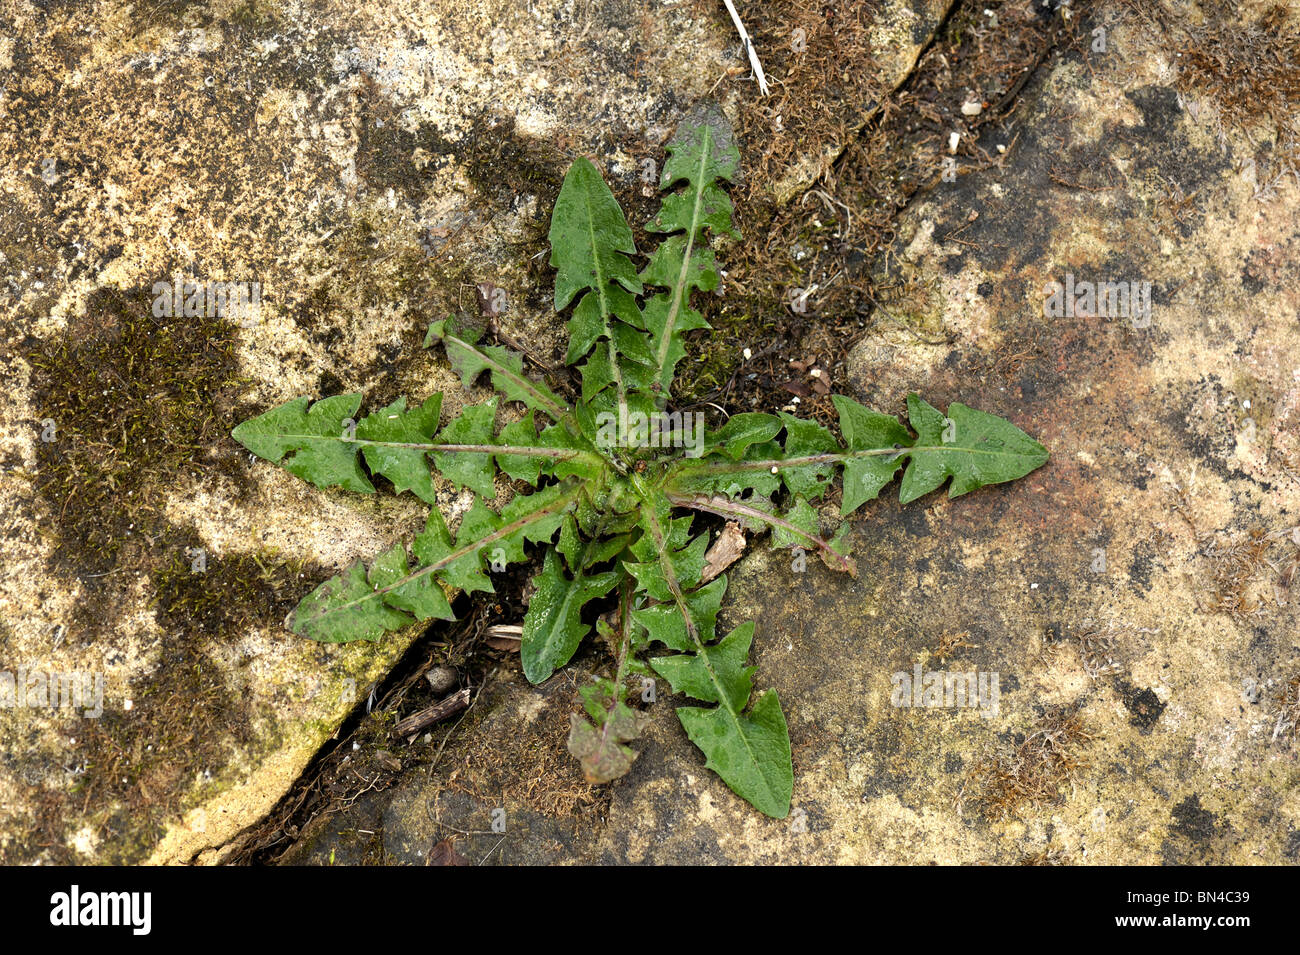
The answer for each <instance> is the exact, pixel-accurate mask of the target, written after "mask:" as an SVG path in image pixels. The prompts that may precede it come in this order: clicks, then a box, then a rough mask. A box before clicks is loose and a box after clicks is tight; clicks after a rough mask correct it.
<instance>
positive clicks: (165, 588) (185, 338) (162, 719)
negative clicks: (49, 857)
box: [11, 289, 320, 862]
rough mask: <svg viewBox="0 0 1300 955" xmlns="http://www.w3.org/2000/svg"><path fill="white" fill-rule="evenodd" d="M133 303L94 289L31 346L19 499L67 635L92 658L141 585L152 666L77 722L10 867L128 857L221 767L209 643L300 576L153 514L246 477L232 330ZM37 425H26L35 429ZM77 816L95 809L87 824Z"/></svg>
mask: <svg viewBox="0 0 1300 955" xmlns="http://www.w3.org/2000/svg"><path fill="white" fill-rule="evenodd" d="M150 306H151V296H150V295H149V294H148V293H147V292H146V291H145V290H143V289H136V290H132V291H127V292H122V291H119V290H116V289H100V290H98V291H96V292H95V293H94V294H93V295H92V296H91V298H90V301H89V303H88V307H87V309H86V312H85V315H84V316H83V317H81V318H77V319H73V320H70V322H69V325H68V327H67V329H66V331H65V332H64V333H63V334H62V335H60V336H58V337H57V338H54V339H52V340H49V341H43V342H32V343H31V345H30V348H29V350H28V352H27V354H26V358H27V360H28V362H29V364H30V365H31V367H32V369H33V378H32V384H33V393H34V398H35V400H34V406H35V408H36V410H37V414H38V416H39V419H41V420H43V419H49V421H51V422H53V429H52V430H50V431H49V433H50V435H51V437H52V438H53V440H51V441H41V442H38V444H37V470H36V473H35V474H34V475H33V476H32V478H33V486H34V488H35V490H36V492H37V493H38V494H39V496H40V497H41V499H42V500H43V501H44V502H45V505H46V510H47V513H48V514H49V525H48V533H49V536H50V538H51V541H52V543H53V548H52V553H51V558H50V572H51V573H52V574H55V575H64V576H69V577H76V578H78V579H79V580H80V592H81V602H80V605H79V606H78V607H77V609H76V611H75V612H74V615H73V618H72V619H71V620H70V621H69V639H73V640H79V641H81V642H83V643H85V644H89V645H94V644H95V643H97V642H100V641H101V640H102V639H103V637H104V634H105V628H107V627H111V626H113V625H114V624H115V622H116V620H117V619H118V616H119V614H118V612H117V611H118V609H119V608H123V609H124V608H127V607H130V606H131V605H132V602H133V600H134V596H133V594H132V587H133V586H134V585H135V582H137V581H138V580H139V579H140V578H141V577H144V578H145V579H146V581H147V587H148V588H149V589H151V590H152V592H153V603H154V606H155V610H156V614H157V620H158V623H159V625H160V627H161V629H162V630H163V632H164V645H163V647H162V650H161V653H160V655H159V660H158V664H159V665H158V666H157V668H156V669H155V670H154V671H153V672H152V673H150V674H148V675H146V676H144V677H142V678H141V679H140V680H138V681H137V682H135V683H133V684H132V685H131V687H130V688H129V689H128V690H127V693H128V694H129V696H130V697H131V699H132V703H133V705H132V708H131V709H130V710H129V711H126V710H125V709H124V708H122V707H121V705H120V701H116V702H115V704H114V705H111V706H107V707H106V708H105V712H104V715H103V717H101V718H100V719H98V720H88V721H86V722H85V724H84V726H83V728H82V730H81V732H82V734H84V735H83V740H82V746H84V750H83V751H84V752H86V753H89V754H91V756H90V760H89V762H88V763H87V765H86V769H85V772H84V773H83V774H82V775H81V776H80V777H79V778H78V781H77V783H76V785H75V786H74V787H73V788H72V789H71V790H70V791H64V790H62V789H58V788H53V789H48V790H46V791H44V792H42V793H41V794H40V796H39V797H38V799H39V801H40V804H41V805H45V804H47V803H48V804H49V805H50V806H52V807H54V808H52V809H51V811H50V812H48V813H45V814H44V815H43V816H42V826H43V827H44V829H43V831H42V832H41V833H40V838H39V839H36V840H33V841H32V843H31V845H29V846H26V847H21V846H18V847H11V853H17V855H16V856H14V855H11V858H19V859H28V858H31V857H33V856H32V855H25V854H24V853H35V854H39V853H40V852H42V851H45V847H52V848H50V849H49V851H51V852H53V853H54V854H55V856H56V857H57V858H56V859H55V861H63V862H71V861H75V859H73V858H72V857H71V852H70V850H68V849H67V848H66V847H65V846H66V838H64V836H66V833H64V832H63V831H62V830H63V827H65V826H67V825H69V824H70V822H69V820H72V821H76V822H77V824H78V825H81V824H85V823H87V822H90V823H91V824H92V825H97V826H98V828H99V831H100V832H101V834H108V833H111V834H112V837H111V839H108V840H107V841H106V842H105V845H109V844H111V846H112V849H111V852H112V853H113V854H114V856H115V858H114V859H112V860H110V859H108V858H104V859H103V860H101V861H117V862H131V861H138V860H139V859H140V858H143V857H144V856H146V855H147V854H148V852H149V851H151V850H152V848H153V846H154V845H155V844H156V842H157V839H158V838H159V837H160V836H161V834H162V832H163V829H164V827H165V825H166V824H167V823H168V822H169V821H170V820H171V819H172V818H174V816H175V815H176V813H178V812H180V811H183V809H184V808H185V806H186V804H187V801H192V798H193V793H194V789H195V785H196V781H200V782H199V786H200V787H202V786H203V785H204V784H203V783H202V782H201V781H202V780H204V779H206V778H207V774H210V775H211V777H212V778H213V779H218V778H220V772H221V770H222V768H223V767H224V766H225V764H226V762H227V760H228V759H229V754H230V753H231V752H232V751H233V750H234V749H235V747H236V746H237V745H238V744H241V743H248V742H250V741H251V739H252V719H251V716H252V714H251V712H250V709H249V701H248V699H247V694H246V692H245V691H243V690H241V689H240V688H239V687H237V686H232V685H231V684H230V683H229V682H228V679H227V676H226V669H225V668H224V667H223V666H222V665H221V663H219V662H218V661H219V658H220V657H221V655H222V654H221V653H220V647H221V644H222V642H224V641H227V640H229V638H230V637H231V636H232V635H233V634H235V633H238V632H240V631H242V630H243V629H244V628H246V627H247V626H249V625H253V624H257V625H262V626H274V625H276V624H278V623H279V622H280V621H281V620H282V619H283V618H284V615H285V613H287V612H288V610H289V609H290V607H292V605H293V604H294V603H295V602H296V600H297V598H298V597H300V596H301V590H302V588H303V585H304V582H310V579H311V578H315V577H318V576H320V574H319V573H317V572H316V571H315V569H305V568H303V567H301V566H299V565H297V564H292V563H287V562H285V561H283V560H281V559H279V558H277V557H275V556H274V555H271V554H258V555H238V556H232V557H229V558H218V557H216V556H214V555H210V554H208V555H203V557H202V558H200V555H199V550H200V548H201V547H202V542H201V541H199V540H198V539H197V538H196V537H195V536H194V534H193V532H192V531H190V530H189V529H187V528H182V527H178V526H176V525H174V524H173V523H171V521H170V520H168V518H167V517H166V515H165V513H164V509H165V506H166V503H167V500H168V498H169V497H170V496H171V495H172V494H173V493H174V492H175V489H176V488H177V486H178V485H180V484H182V483H184V482H186V481H188V480H191V479H194V478H197V477H199V476H204V477H207V478H208V479H211V476H212V475H213V473H214V472H219V473H224V474H226V475H227V476H228V477H230V478H233V479H234V480H235V481H236V482H237V483H241V484H242V482H243V481H244V480H245V466H244V463H243V461H242V457H241V455H240V454H239V451H238V447H237V445H235V444H234V443H233V442H232V441H231V440H230V439H229V432H230V428H231V427H232V426H233V424H234V421H235V420H236V417H237V414H238V413H237V412H236V410H235V401H234V397H235V394H236V393H237V390H238V389H241V388H242V387H243V383H242V382H241V381H240V380H239V379H238V377H237V375H236V366H235V360H234V347H235V346H234V330H233V329H232V328H231V327H230V325H229V324H228V323H227V322H226V321H224V320H222V319H215V318H203V317H196V318H179V319H167V318H155V317H154V316H153V315H152V313H151V307H150ZM38 423H39V421H38ZM81 807H102V808H100V809H99V811H98V813H97V814H93V815H92V816H91V817H90V818H87V817H86V816H85V810H84V809H83V808H81Z"/></svg>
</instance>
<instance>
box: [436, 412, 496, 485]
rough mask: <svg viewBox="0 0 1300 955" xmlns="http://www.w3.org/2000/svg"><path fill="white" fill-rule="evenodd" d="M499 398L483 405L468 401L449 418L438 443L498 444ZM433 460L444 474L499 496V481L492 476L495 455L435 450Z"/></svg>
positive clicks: (461, 482)
mask: <svg viewBox="0 0 1300 955" xmlns="http://www.w3.org/2000/svg"><path fill="white" fill-rule="evenodd" d="M496 416H497V400H496V399H495V398H493V399H491V400H490V401H487V402H485V403H483V404H481V405H467V406H466V407H465V408H463V409H462V410H461V413H460V415H459V417H457V418H454V419H453V420H451V421H449V422H448V423H447V425H446V426H445V427H444V428H443V429H442V430H441V431H440V432H438V441H437V443H438V444H471V445H485V444H495V443H496V440H495V439H494V437H493V434H492V432H493V430H494V429H495V427H496ZM433 460H434V461H435V462H437V465H438V470H439V471H441V472H442V475H443V477H445V478H447V479H448V480H449V481H452V482H454V483H456V484H458V485H460V486H461V487H467V488H469V489H470V490H472V491H473V492H474V493H475V494H478V495H479V496H480V497H484V498H487V499H489V500H490V499H492V498H494V497H496V494H497V490H496V484H495V482H494V481H493V480H492V478H493V474H494V473H495V469H494V468H493V466H492V455H491V454H488V453H483V452H477V451H435V452H433Z"/></svg>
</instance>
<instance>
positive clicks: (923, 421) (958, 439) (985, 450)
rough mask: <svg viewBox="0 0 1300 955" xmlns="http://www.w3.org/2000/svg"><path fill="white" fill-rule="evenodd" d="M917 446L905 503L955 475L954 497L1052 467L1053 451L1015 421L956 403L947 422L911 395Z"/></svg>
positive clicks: (902, 493) (909, 468)
mask: <svg viewBox="0 0 1300 955" xmlns="http://www.w3.org/2000/svg"><path fill="white" fill-rule="evenodd" d="M907 411H908V417H909V419H910V420H911V423H912V428H913V430H915V431H916V434H917V438H916V446H915V447H914V448H912V449H911V450H910V451H908V456H909V458H910V460H909V461H908V464H907V470H906V471H904V472H903V485H902V488H901V489H900V491H899V500H901V501H902V502H903V503H904V504H906V503H908V502H909V501H914V500H916V499H917V498H918V497H920V496H921V495H923V494H928V493H929V492H930V491H933V490H934V489H935V488H937V487H939V486H940V485H941V484H943V482H944V481H946V480H947V479H948V478H949V477H951V478H952V479H953V480H952V486H951V487H950V488H949V489H948V496H949V497H958V496H959V495H962V494H966V493H968V492H970V491H973V490H975V489H976V488H981V487H983V486H984V485H986V484H1000V483H1002V482H1003V481H1014V480H1015V479H1016V478H1021V477H1024V476H1025V475H1026V474H1028V473H1029V472H1030V471H1033V470H1034V469H1035V468H1039V467H1042V465H1044V464H1045V463H1047V449H1046V448H1044V447H1043V446H1042V445H1041V444H1039V443H1038V442H1037V441H1035V440H1034V439H1033V438H1031V437H1030V436H1029V435H1027V434H1025V432H1023V431H1021V430H1020V429H1019V428H1017V427H1016V426H1015V425H1013V424H1012V423H1011V422H1009V421H1006V420H1004V419H1002V418H999V417H998V416H997V415H991V414H987V413H985V412H983V411H976V410H975V409H974V408H968V407H966V406H965V405H963V404H959V403H957V402H953V404H951V405H949V406H948V416H947V417H946V418H945V417H944V415H943V414H942V413H941V412H940V411H939V409H937V408H935V407H933V406H932V405H929V404H927V403H926V402H924V401H922V400H921V399H920V398H919V397H917V396H916V395H914V394H913V395H908V396H907Z"/></svg>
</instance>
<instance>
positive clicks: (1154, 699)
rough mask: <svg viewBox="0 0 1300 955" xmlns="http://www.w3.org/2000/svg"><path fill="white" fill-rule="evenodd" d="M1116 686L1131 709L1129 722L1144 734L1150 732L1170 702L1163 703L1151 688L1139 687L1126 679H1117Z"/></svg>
mask: <svg viewBox="0 0 1300 955" xmlns="http://www.w3.org/2000/svg"><path fill="white" fill-rule="evenodd" d="M1115 688H1116V689H1117V690H1118V691H1119V694H1120V698H1121V699H1122V700H1123V701H1124V707H1125V708H1126V709H1127V710H1128V711H1129V722H1130V723H1131V724H1133V725H1134V726H1136V727H1137V728H1138V732H1139V733H1141V734H1142V735H1143V736H1146V735H1147V734H1149V733H1150V732H1151V729H1152V727H1154V726H1155V725H1156V721H1158V720H1159V719H1160V714H1162V713H1163V712H1164V711H1165V706H1167V705H1168V704H1165V703H1162V702H1161V701H1160V697H1158V696H1156V694H1155V692H1154V691H1152V690H1151V689H1139V688H1137V687H1135V686H1134V685H1133V684H1131V683H1129V682H1127V681H1126V680H1116V681H1115Z"/></svg>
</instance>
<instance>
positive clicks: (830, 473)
mask: <svg viewBox="0 0 1300 955" xmlns="http://www.w3.org/2000/svg"><path fill="white" fill-rule="evenodd" d="M781 421H782V422H783V423H784V424H785V457H787V458H802V457H808V456H811V455H818V454H824V453H826V452H828V451H839V450H840V443H839V442H838V441H836V440H835V435H833V434H831V432H830V429H829V428H824V427H822V426H821V425H819V424H818V423H817V422H815V421H804V420H803V419H802V418H796V417H794V416H793V415H788V414H786V413H785V412H784V411H783V412H781ZM780 476H781V483H783V484H784V485H785V486H786V488H787V489H788V490H789V491H790V493H791V494H802V495H803V496H804V497H806V498H808V499H809V500H810V501H815V500H817V499H818V498H820V497H821V496H822V495H823V494H825V493H826V489H827V487H829V486H830V484H831V482H832V481H834V479H835V462H833V461H827V462H825V463H815V464H803V465H787V464H782V465H781V466H780Z"/></svg>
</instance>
